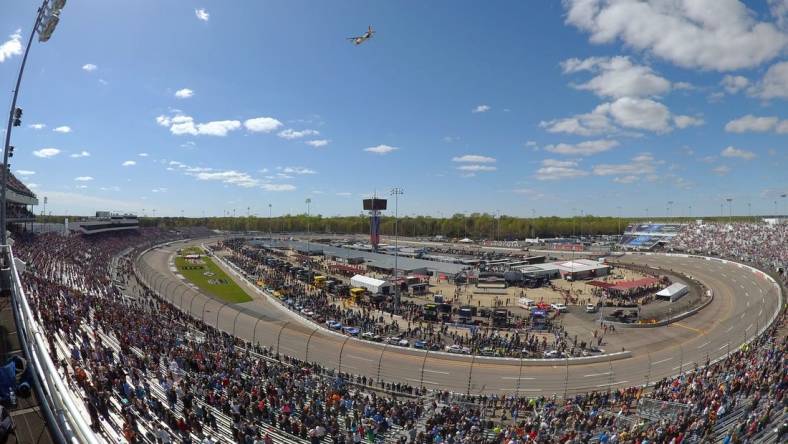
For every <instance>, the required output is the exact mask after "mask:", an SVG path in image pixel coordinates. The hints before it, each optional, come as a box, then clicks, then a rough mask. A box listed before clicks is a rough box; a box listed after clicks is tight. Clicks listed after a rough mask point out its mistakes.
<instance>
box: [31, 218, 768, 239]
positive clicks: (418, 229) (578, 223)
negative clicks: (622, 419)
mask: <svg viewBox="0 0 788 444" xmlns="http://www.w3.org/2000/svg"><path fill="white" fill-rule="evenodd" d="M63 218H64V216H42V217H39V218H38V219H39V220H38V221H39V222H55V223H62V222H63ZM703 219H704V220H707V221H714V220H724V221H728V220H730V218H728V217H724V218H720V217H712V218H708V217H706V218H703ZM752 219H755V218H747V217H733V220H734V221H745V220H752ZM70 220H72V221H74V220H78V218H74V217H70ZM652 220H656V221H660V222H665V221H670V222H675V223H680V222H688V221H689V220H694V219H689V218H679V217H674V218H670V219H667V218H654V219H652ZM645 221H646V219H645V218H617V217H607V216H605V217H600V216H591V215H586V216H577V217H556V216H551V217H537V218H523V217H512V216H501V217H500V218H496V217H495V216H494V215H492V214H487V213H474V214H470V215H467V216H466V215H463V214H455V215H453V216H452V217H448V218H439V217H429V216H417V217H412V216H403V217H400V218H399V222H398V231H399V234H400V235H402V236H419V237H428V236H429V237H431V236H436V235H441V236H445V237H447V238H464V237H469V238H471V239H474V240H478V239H497V240H513V239H525V238H534V237H541V238H548V237H567V236H572V235H601V234H620V233H622V232H623V231H624V229H625V228H626V226H627V225H628V224H631V223H643V222H645ZM140 225H142V226H160V227H168V228H177V227H189V226H206V227H208V228H212V229H217V230H227V231H261V232H269V231H270V232H273V233H286V232H306V231H310V232H312V233H327V234H328V233H334V234H337V233H339V234H354V233H369V217H368V216H366V215H358V216H338V217H323V216H320V215H314V216H309V217H307V216H306V215H305V214H298V215H286V216H280V217H274V218H270V219H269V218H267V217H254V216H248V217H246V216H244V217H206V218H202V217H198V218H189V217H155V218H154V217H141V218H140ZM380 232H381V234H382V235H384V236H393V235H394V218H393V217H383V218H381V221H380Z"/></svg>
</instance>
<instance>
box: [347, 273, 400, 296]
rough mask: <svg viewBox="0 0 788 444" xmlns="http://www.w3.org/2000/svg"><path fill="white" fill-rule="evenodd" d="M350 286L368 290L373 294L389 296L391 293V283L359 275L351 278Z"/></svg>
mask: <svg viewBox="0 0 788 444" xmlns="http://www.w3.org/2000/svg"><path fill="white" fill-rule="evenodd" d="M350 285H352V286H353V287H359V288H366V289H367V291H368V292H370V293H372V294H378V293H380V294H389V293H390V291H391V283H389V282H386V281H382V280H380V279H375V278H371V277H369V276H364V275H363V274H357V275H355V276H353V277H352V278H350Z"/></svg>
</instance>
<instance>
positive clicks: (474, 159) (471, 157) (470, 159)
mask: <svg viewBox="0 0 788 444" xmlns="http://www.w3.org/2000/svg"><path fill="white" fill-rule="evenodd" d="M451 160H452V162H467V163H495V158H494V157H487V156H480V155H478V154H466V155H464V156H460V157H453V158H452V159H451Z"/></svg>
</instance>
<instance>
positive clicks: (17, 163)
mask: <svg viewBox="0 0 788 444" xmlns="http://www.w3.org/2000/svg"><path fill="white" fill-rule="evenodd" d="M34 3H35V2H10V3H8V4H6V5H4V6H3V14H2V15H0V84H2V85H7V88H6V89H5V91H10V90H11V89H12V87H13V82H14V80H15V76H16V72H17V69H18V66H19V63H20V61H21V55H20V54H19V52H20V51H19V49H20V37H17V35H18V34H17V30H21V33H22V36H21V43H24V41H25V40H26V38H27V33H29V31H30V26H31V24H32V21H33V18H34V13H35V5H34ZM370 24H371V25H373V26H374V28H375V30H376V31H377V32H376V34H375V36H374V38H373V39H372V40H370V41H368V42H365V43H364V44H362V45H359V46H355V45H353V44H351V43H350V42H348V41H347V40H346V39H345V38H346V37H350V36H353V35H358V34H360V33H363V32H364V31H365V30H366V27H367V26H368V25H370ZM787 54H788V0H767V1H765V2H764V1H759V2H755V1H753V2H739V1H736V0H724V1H723V0H714V1H688V0H687V1H679V0H676V1H671V2H665V1H658V0H654V1H650V2H635V1H629V0H567V1H563V2H560V1H557V0H556V1H552V0H549V1H548V0H540V1H528V2H521V1H501V2H496V3H495V4H494V5H492V4H488V3H487V2H471V1H432V2H416V1H401V2H369V1H342V2H326V1H321V2H317V1H298V0H288V1H234V2H219V1H210V0H208V1H198V2H192V1H154V0H137V1H134V2H106V1H99V0H83V1H71V2H68V4H67V5H66V7H65V9H64V10H63V13H62V15H61V21H60V25H59V26H58V28H57V30H56V31H55V33H54V35H53V36H52V38H51V40H50V41H49V42H47V43H38V42H37V41H34V46H33V48H32V50H31V55H30V59H29V61H28V66H27V71H26V76H25V78H24V81H23V85H22V90H21V98H20V102H19V105H20V106H21V107H22V108H23V109H24V118H23V126H22V127H21V128H17V129H15V130H14V132H13V141H12V144H13V145H15V146H16V150H15V155H14V158H13V159H12V169H13V171H14V172H15V173H16V174H17V175H18V176H19V177H20V178H22V179H23V180H24V181H25V182H26V183H28V184H31V186H32V187H33V189H34V191H35V192H36V193H37V194H38V195H39V197H40V198H41V197H43V196H47V197H48V200H49V204H48V208H47V211H50V210H51V211H53V212H54V213H62V212H69V213H71V214H75V213H76V214H90V213H92V212H94V211H96V210H114V211H136V212H138V213H140V214H142V213H143V209H144V213H146V214H148V215H151V214H153V210H154V209H155V210H156V215H180V214H181V211H183V214H185V215H189V216H201V215H203V214H204V215H213V216H216V215H222V214H223V213H224V212H225V211H231V212H232V210H233V209H235V210H236V214H239V215H240V214H246V212H247V208H249V209H250V211H251V212H252V213H256V214H260V215H267V214H268V204H269V203H270V204H271V205H272V209H273V213H274V215H277V214H282V213H299V212H304V211H305V204H304V200H305V199H306V198H311V199H312V205H311V210H312V213H314V214H317V213H320V214H324V215H336V214H357V213H358V212H359V211H360V207H361V203H360V200H361V198H362V196H365V195H367V194H371V193H373V192H375V191H377V192H378V193H379V194H386V193H387V191H388V190H389V189H390V188H391V187H393V186H399V187H402V188H404V190H405V194H404V195H403V196H402V198H401V202H400V212H401V213H404V214H428V215H433V216H438V215H441V214H443V215H450V214H453V213H456V212H463V213H471V212H485V211H486V212H496V211H500V212H501V213H503V214H509V215H517V216H530V215H531V214H532V209H533V210H534V211H535V212H536V214H538V215H571V214H572V213H573V212H576V213H578V214H579V213H580V212H581V211H583V212H584V213H586V214H589V213H590V214H611V215H615V214H618V213H619V210H618V207H621V208H622V209H621V211H620V212H621V214H623V215H631V216H643V215H645V214H646V209H647V208H648V209H649V214H650V215H652V216H654V215H658V214H665V213H666V212H667V202H668V201H673V202H674V204H673V205H672V208H671V213H672V214H673V215H685V214H687V213H688V212H689V207H690V206H692V213H693V215H702V214H719V212H720V202H722V201H723V200H724V199H725V198H727V197H731V198H733V199H734V200H733V205H734V211H735V212H737V213H739V214H746V213H747V211H748V206H747V204H749V205H750V208H751V209H752V212H753V213H771V212H773V210H774V204H773V202H774V201H775V200H777V201H778V206H779V207H780V211H782V209H783V208H785V207H786V203H785V200H786V199H780V197H779V196H780V195H781V194H783V193H786V192H788V173H786V170H787V168H788V106H787V105H788V102H787V100H788V61H787V60H788V57H786V55H787ZM7 94H8V99H7V100H10V92H8V93H7ZM4 103H8V102H4ZM4 106H7V105H4ZM38 124H41V125H44V126H41V125H38ZM34 125H35V126H34ZM64 127H67V129H66V128H64ZM53 149H54V150H53ZM85 153H88V154H87V155H86V154H85ZM37 211H38V210H37ZM727 211H728V210H727V207H726V209H725V212H726V214H727Z"/></svg>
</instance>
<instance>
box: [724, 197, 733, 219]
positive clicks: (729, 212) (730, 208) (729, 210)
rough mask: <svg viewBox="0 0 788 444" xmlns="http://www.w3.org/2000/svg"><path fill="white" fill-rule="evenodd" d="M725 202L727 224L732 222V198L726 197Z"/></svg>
mask: <svg viewBox="0 0 788 444" xmlns="http://www.w3.org/2000/svg"><path fill="white" fill-rule="evenodd" d="M725 201H726V202H728V222H733V198H732V197H727V198H725Z"/></svg>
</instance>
